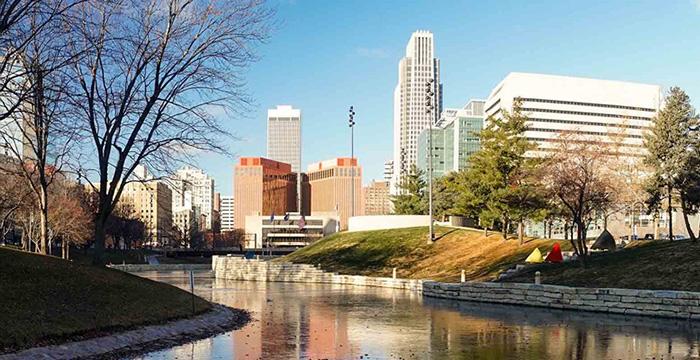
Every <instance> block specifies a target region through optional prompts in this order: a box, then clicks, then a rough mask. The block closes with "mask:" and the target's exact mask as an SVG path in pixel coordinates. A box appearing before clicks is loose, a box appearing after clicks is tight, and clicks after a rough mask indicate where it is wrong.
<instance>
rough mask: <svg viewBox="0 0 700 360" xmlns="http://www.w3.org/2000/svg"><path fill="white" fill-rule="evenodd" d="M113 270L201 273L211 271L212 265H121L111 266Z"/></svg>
mask: <svg viewBox="0 0 700 360" xmlns="http://www.w3.org/2000/svg"><path fill="white" fill-rule="evenodd" d="M108 267H110V268H112V269H117V270H121V271H125V272H142V271H189V270H193V271H200V270H210V269H211V267H210V265H207V264H158V265H151V264H125V265H122V264H119V265H109V266H108Z"/></svg>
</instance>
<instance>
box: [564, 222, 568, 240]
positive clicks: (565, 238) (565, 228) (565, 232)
mask: <svg viewBox="0 0 700 360" xmlns="http://www.w3.org/2000/svg"><path fill="white" fill-rule="evenodd" d="M564 240H569V223H568V222H566V221H564Z"/></svg>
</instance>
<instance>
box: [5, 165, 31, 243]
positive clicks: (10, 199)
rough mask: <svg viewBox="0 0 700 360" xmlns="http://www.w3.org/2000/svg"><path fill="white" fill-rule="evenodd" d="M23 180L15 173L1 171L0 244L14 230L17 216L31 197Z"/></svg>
mask: <svg viewBox="0 0 700 360" xmlns="http://www.w3.org/2000/svg"><path fill="white" fill-rule="evenodd" d="M21 180H22V179H21V178H19V177H18V176H16V175H15V174H14V173H10V172H4V171H0V243H4V242H5V238H6V237H7V234H8V233H9V232H10V231H11V230H12V229H13V228H14V224H15V215H16V214H17V212H18V210H19V209H20V207H21V206H22V203H23V202H24V201H26V198H27V197H28V196H29V193H28V191H27V190H26V189H25V187H24V186H22V185H23V182H22V181H21Z"/></svg>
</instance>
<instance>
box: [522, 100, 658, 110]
mask: <svg viewBox="0 0 700 360" xmlns="http://www.w3.org/2000/svg"><path fill="white" fill-rule="evenodd" d="M520 100H522V101H529V102H536V103H545V104H562V105H579V106H594V107H602V108H609V109H624V110H637V111H648V112H653V113H655V112H656V109H651V108H643V107H636V106H626V105H614V104H600V103H589V102H581V101H563V100H549V99H537V98H520Z"/></svg>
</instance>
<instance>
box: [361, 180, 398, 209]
mask: <svg viewBox="0 0 700 360" xmlns="http://www.w3.org/2000/svg"><path fill="white" fill-rule="evenodd" d="M362 195H363V201H364V203H365V213H364V215H388V214H390V213H391V197H390V196H389V182H388V181H374V180H372V181H371V182H370V183H369V184H368V185H367V186H365V187H363V188H362Z"/></svg>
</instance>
